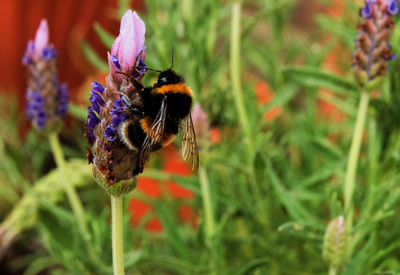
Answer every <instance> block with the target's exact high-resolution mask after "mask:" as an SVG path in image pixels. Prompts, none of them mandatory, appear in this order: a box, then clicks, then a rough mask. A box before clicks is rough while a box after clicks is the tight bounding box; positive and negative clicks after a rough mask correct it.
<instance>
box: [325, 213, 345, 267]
mask: <svg viewBox="0 0 400 275" xmlns="http://www.w3.org/2000/svg"><path fill="white" fill-rule="evenodd" d="M346 246H347V231H346V224H345V222H344V218H343V216H339V217H337V218H335V219H333V220H331V221H330V222H329V224H328V227H327V228H326V232H325V237H324V244H323V251H322V256H323V257H324V259H325V260H327V261H328V262H329V264H331V265H333V266H338V265H340V264H341V263H343V261H344V260H345V258H346V256H347V254H346Z"/></svg>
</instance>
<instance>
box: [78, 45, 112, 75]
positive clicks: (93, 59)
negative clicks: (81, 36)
mask: <svg viewBox="0 0 400 275" xmlns="http://www.w3.org/2000/svg"><path fill="white" fill-rule="evenodd" d="M81 47H82V51H83V53H84V54H85V55H86V57H87V59H88V60H89V62H90V63H92V64H93V65H94V66H95V67H96V68H98V69H99V70H101V71H103V72H107V71H108V65H107V63H106V62H104V61H103V60H102V59H101V58H100V57H99V56H98V55H97V53H96V52H95V51H94V50H93V48H92V46H90V45H89V44H88V43H87V42H86V41H85V40H82V42H81Z"/></svg>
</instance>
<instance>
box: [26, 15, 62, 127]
mask: <svg viewBox="0 0 400 275" xmlns="http://www.w3.org/2000/svg"><path fill="white" fill-rule="evenodd" d="M56 57H57V52H56V50H55V49H54V47H53V46H52V45H51V44H49V28H48V25H47V21H46V20H45V19H43V20H42V21H41V22H40V26H39V28H38V30H37V32H36V36H35V40H34V41H29V42H28V44H27V47H26V50H25V54H24V56H23V59H22V63H23V64H24V65H25V66H26V67H27V69H28V89H27V91H26V101H27V104H26V114H27V118H28V119H29V120H30V121H32V123H33V125H34V126H35V127H36V128H37V129H39V130H45V129H46V130H47V131H48V132H52V131H56V130H58V129H59V126H60V124H61V122H62V120H63V118H64V117H65V114H66V112H67V107H68V90H67V87H66V85H65V84H64V85H60V84H59V81H58V77H57V67H56Z"/></svg>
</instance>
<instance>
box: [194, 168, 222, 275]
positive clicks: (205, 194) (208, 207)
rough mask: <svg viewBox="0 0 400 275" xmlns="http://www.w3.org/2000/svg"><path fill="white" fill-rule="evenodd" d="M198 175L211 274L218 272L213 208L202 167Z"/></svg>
mask: <svg viewBox="0 0 400 275" xmlns="http://www.w3.org/2000/svg"><path fill="white" fill-rule="evenodd" d="M199 177H200V188H201V197H202V200H203V208H204V216H205V217H204V220H205V225H206V228H205V231H206V243H207V245H208V246H209V247H210V251H211V254H212V255H211V257H212V261H213V267H214V269H213V272H212V274H218V269H219V268H218V266H219V264H218V247H217V246H216V239H215V232H216V229H215V228H216V227H215V217H214V210H213V206H212V198H211V192H210V182H209V181H208V176H207V171H206V169H205V168H204V167H200V169H199Z"/></svg>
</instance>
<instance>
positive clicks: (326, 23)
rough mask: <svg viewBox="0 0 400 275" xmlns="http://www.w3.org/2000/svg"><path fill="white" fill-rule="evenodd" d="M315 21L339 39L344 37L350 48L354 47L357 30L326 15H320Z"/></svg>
mask: <svg viewBox="0 0 400 275" xmlns="http://www.w3.org/2000/svg"><path fill="white" fill-rule="evenodd" d="M315 21H316V22H317V24H318V25H319V26H320V27H321V28H323V29H324V30H327V31H329V32H332V33H334V34H336V35H337V36H339V37H342V38H343V39H344V41H345V42H346V44H347V46H349V47H352V46H353V43H354V42H353V41H354V38H355V37H356V35H357V31H356V29H355V28H351V27H350V26H346V25H345V24H344V23H343V22H340V21H338V20H337V19H335V18H332V17H329V16H325V15H318V16H317V17H316V20H315Z"/></svg>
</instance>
